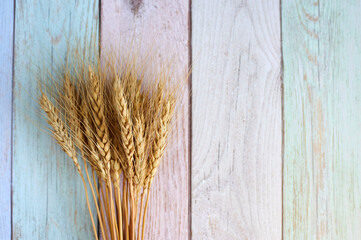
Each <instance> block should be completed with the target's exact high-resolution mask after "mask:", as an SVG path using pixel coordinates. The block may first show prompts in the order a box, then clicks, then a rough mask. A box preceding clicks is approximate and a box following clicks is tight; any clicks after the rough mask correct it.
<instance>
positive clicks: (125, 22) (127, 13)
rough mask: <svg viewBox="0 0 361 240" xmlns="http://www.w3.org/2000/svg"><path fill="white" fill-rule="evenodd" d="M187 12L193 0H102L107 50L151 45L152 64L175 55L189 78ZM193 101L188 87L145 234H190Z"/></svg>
mask: <svg viewBox="0 0 361 240" xmlns="http://www.w3.org/2000/svg"><path fill="white" fill-rule="evenodd" d="M188 13H189V2H188V0H179V1H172V0H166V1H151V0H144V1H139V0H138V1H127V0H120V1H115V0H108V1H103V2H102V5H101V49H102V54H103V53H104V54H107V53H108V54H109V53H110V52H113V51H112V50H116V52H117V53H123V54H124V53H127V52H129V47H130V46H131V47H132V48H134V49H135V50H137V51H139V56H140V57H141V56H144V54H147V53H148V52H149V50H150V49H151V56H152V58H153V60H152V61H149V64H152V65H153V64H156V63H157V62H158V63H159V62H162V61H165V60H170V61H172V63H173V65H174V66H176V68H175V69H174V71H175V75H176V76H182V74H183V77H184V75H185V73H186V72H187V69H188V64H189V62H188V58H189V56H188V51H189V46H188V36H189V28H188ZM111 47H113V48H114V49H112V50H110V48H111ZM103 56H104V55H103ZM188 106H189V105H188V92H187V90H186V93H185V94H184V98H183V100H182V104H181V105H180V108H179V111H178V113H177V117H176V119H177V120H176V124H175V125H176V126H175V129H176V130H175V131H174V134H173V136H172V139H171V140H170V144H169V146H168V152H167V154H166V156H165V157H164V159H163V162H162V164H161V166H160V169H159V171H158V174H157V176H156V177H155V180H154V183H153V186H152V190H151V198H150V203H149V204H150V206H149V209H148V213H147V214H148V217H147V226H146V236H145V239H172V240H175V239H188V238H189V235H190V229H189V225H190V224H189V208H190V205H189V197H190V188H189V150H190V149H189V121H188V117H189V114H188V110H189V107H188Z"/></svg>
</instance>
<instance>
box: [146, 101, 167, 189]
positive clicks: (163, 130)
mask: <svg viewBox="0 0 361 240" xmlns="http://www.w3.org/2000/svg"><path fill="white" fill-rule="evenodd" d="M170 99H171V98H169V101H165V102H164V106H163V108H162V112H161V116H160V119H159V122H158V126H157V128H156V130H155V138H154V140H153V143H152V148H151V153H150V157H149V161H148V174H147V177H146V180H145V185H146V186H148V188H149V187H150V185H151V184H152V181H153V179H154V175H155V173H156V171H157V168H158V166H159V164H160V160H161V158H162V156H163V154H164V149H165V147H166V140H167V137H168V133H169V123H170V120H171V118H172V116H173V112H174V103H173V102H172V101H171V100H170Z"/></svg>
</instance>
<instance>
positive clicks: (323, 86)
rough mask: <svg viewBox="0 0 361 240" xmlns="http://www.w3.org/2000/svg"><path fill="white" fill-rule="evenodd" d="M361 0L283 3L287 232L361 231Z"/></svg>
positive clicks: (327, 234)
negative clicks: (360, 28)
mask: <svg viewBox="0 0 361 240" xmlns="http://www.w3.org/2000/svg"><path fill="white" fill-rule="evenodd" d="M360 11H361V3H360V1H356V0H354V1H347V2H346V1H284V3H283V4H282V18H283V23H282V28H283V31H282V32H283V54H284V120H285V153H284V154H285V155H284V200H283V205H284V232H283V233H284V237H285V239H357V238H359V237H360V235H361V229H360V225H361V198H360V196H361V165H360V157H361V148H360V145H361V138H360V134H359V132H361V124H360V123H361V114H360V113H361V109H360V106H361V98H360V92H361V64H360V63H361V51H359V48H360V47H361V32H360V31H359V26H360V24H361V17H360Z"/></svg>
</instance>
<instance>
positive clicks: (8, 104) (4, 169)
mask: <svg viewBox="0 0 361 240" xmlns="http://www.w3.org/2000/svg"><path fill="white" fill-rule="evenodd" d="M13 36H14V1H13V0H4V1H2V3H1V4H0V103H1V104H0V239H3V240H8V239H11V129H12V124H11V118H12V117H11V115H12V80H13Z"/></svg>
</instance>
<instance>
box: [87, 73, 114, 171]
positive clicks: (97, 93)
mask: <svg viewBox="0 0 361 240" xmlns="http://www.w3.org/2000/svg"><path fill="white" fill-rule="evenodd" d="M89 75H90V76H89V77H90V85H91V89H90V94H89V98H90V99H89V100H90V105H91V108H90V109H91V111H92V117H93V121H94V125H95V129H96V140H97V148H98V150H99V153H100V156H101V157H102V159H103V161H104V166H105V168H106V170H107V171H109V170H110V159H111V151H110V138H109V132H108V127H107V123H106V119H105V113H104V98H103V94H104V92H103V90H104V89H103V85H102V84H103V83H102V82H101V80H100V78H99V76H95V74H94V73H93V70H92V69H91V68H90V67H89Z"/></svg>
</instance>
